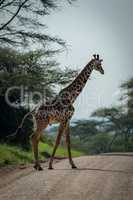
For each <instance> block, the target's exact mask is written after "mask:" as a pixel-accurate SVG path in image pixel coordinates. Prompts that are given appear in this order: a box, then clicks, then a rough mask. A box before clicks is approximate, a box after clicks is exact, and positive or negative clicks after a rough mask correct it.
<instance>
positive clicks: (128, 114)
mask: <svg viewBox="0 0 133 200" xmlns="http://www.w3.org/2000/svg"><path fill="white" fill-rule="evenodd" d="M120 87H121V89H122V95H121V98H120V102H121V103H122V104H121V106H115V107H111V108H100V109H98V110H96V111H95V112H93V114H92V116H93V117H94V116H95V117H98V118H99V119H100V120H103V127H104V129H105V131H106V132H112V133H113V134H114V136H113V138H112V141H111V143H110V145H109V150H110V148H111V146H112V145H113V143H114V141H115V139H116V138H117V137H123V142H124V145H125V151H132V150H133V144H131V139H132V138H133V123H132V121H133V78H131V79H129V80H128V81H126V82H124V83H123V84H122V85H121V86H120Z"/></svg>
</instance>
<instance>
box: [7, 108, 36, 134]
mask: <svg viewBox="0 0 133 200" xmlns="http://www.w3.org/2000/svg"><path fill="white" fill-rule="evenodd" d="M34 113H35V109H34V110H32V111H31V112H28V113H26V115H24V117H23V119H22V121H21V124H20V125H19V126H18V128H17V129H16V131H15V132H14V133H13V134H11V135H8V136H7V137H6V138H10V137H14V136H16V135H17V133H18V131H19V130H21V129H22V127H23V124H24V121H25V119H26V118H27V117H28V116H30V115H32V117H33V115H34Z"/></svg>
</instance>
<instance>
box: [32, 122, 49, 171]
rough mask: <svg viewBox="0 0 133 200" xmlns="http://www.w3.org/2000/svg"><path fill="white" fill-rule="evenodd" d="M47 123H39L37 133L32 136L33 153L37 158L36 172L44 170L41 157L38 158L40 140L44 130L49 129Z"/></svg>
mask: <svg viewBox="0 0 133 200" xmlns="http://www.w3.org/2000/svg"><path fill="white" fill-rule="evenodd" d="M47 125H48V124H47V123H44V122H43V123H37V129H36V131H35V133H34V134H33V135H32V138H31V140H32V149H33V153H34V158H35V165H34V168H35V169H36V170H39V171H41V170H43V168H42V167H41V165H40V161H39V156H38V144H39V140H40V136H41V134H42V132H43V130H44V129H45V128H46V127H47Z"/></svg>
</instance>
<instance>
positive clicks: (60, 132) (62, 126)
mask: <svg viewBox="0 0 133 200" xmlns="http://www.w3.org/2000/svg"><path fill="white" fill-rule="evenodd" d="M63 131H64V124H60V127H59V130H58V135H57V138H56V142H55V146H54V149H53V153H52V156H51V158H50V161H49V167H48V169H53V167H52V164H53V160H54V155H55V153H56V150H57V148H58V146H59V144H60V140H61V136H62V133H63Z"/></svg>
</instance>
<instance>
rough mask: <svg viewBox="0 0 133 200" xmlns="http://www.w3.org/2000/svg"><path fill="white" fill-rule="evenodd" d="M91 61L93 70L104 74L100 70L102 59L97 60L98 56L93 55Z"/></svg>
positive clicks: (101, 69) (102, 70)
mask: <svg viewBox="0 0 133 200" xmlns="http://www.w3.org/2000/svg"><path fill="white" fill-rule="evenodd" d="M93 57H94V58H93V59H92V61H91V62H92V66H93V69H95V70H96V71H99V72H100V73H101V74H104V69H103V68H102V61H103V60H102V59H100V58H99V55H96V54H95V55H93Z"/></svg>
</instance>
